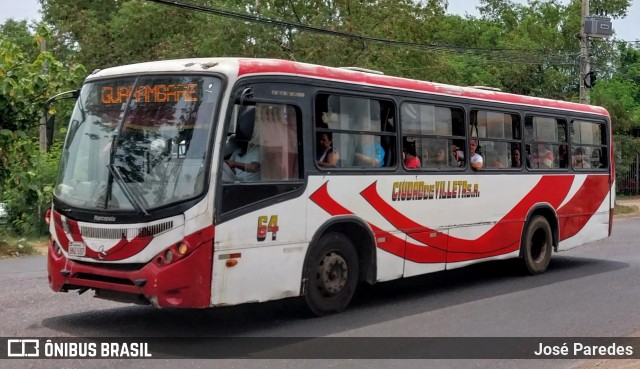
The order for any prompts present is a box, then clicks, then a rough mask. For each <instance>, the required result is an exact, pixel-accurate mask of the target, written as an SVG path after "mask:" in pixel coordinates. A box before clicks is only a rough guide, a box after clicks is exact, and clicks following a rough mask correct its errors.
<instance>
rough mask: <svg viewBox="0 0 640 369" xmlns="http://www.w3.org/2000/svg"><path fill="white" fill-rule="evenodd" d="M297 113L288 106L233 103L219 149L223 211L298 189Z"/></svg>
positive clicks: (298, 139) (297, 111) (298, 114)
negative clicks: (225, 134)
mask: <svg viewBox="0 0 640 369" xmlns="http://www.w3.org/2000/svg"><path fill="white" fill-rule="evenodd" d="M300 117H301V115H300V112H299V110H298V109H297V108H296V107H294V106H291V105H285V104H277V103H256V104H255V105H249V106H247V105H245V106H240V105H235V106H234V109H233V112H232V114H231V117H230V119H231V121H230V122H229V132H228V133H227V140H226V143H225V146H224V162H223V163H222V167H221V168H220V169H221V171H222V186H223V196H222V211H223V212H225V211H229V210H234V209H237V208H240V207H242V206H246V205H250V204H252V203H254V202H257V201H260V200H264V199H267V198H270V197H273V196H277V195H280V194H283V193H286V192H290V191H292V190H295V189H296V188H298V187H299V186H300V178H301V177H300V176H301V172H302V171H301V170H300V168H299V165H300V160H299V156H298V155H299V151H298V143H299V142H301V140H300V138H299V133H298V130H299V127H300Z"/></svg>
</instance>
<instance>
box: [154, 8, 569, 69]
mask: <svg viewBox="0 0 640 369" xmlns="http://www.w3.org/2000/svg"><path fill="white" fill-rule="evenodd" d="M147 1H150V2H153V3H158V4H163V5H168V6H173V7H177V8H182V9H188V10H195V11H201V12H206V13H211V14H215V15H219V16H223V17H227V18H236V19H242V20H244V21H248V22H254V23H262V24H268V25H272V26H279V27H285V28H287V29H298V30H302V31H309V32H314V33H319V34H324V35H330V36H338V37H343V38H349V39H353V40H358V41H362V42H375V43H381V44H387V45H394V46H404V47H412V48H420V49H426V50H431V51H437V52H443V53H461V54H472V55H483V56H485V57H487V56H489V57H490V56H497V57H499V58H504V59H509V61H510V62H517V63H524V64H541V63H545V62H546V63H552V64H554V65H569V64H575V61H572V60H571V59H572V58H575V57H576V55H577V54H576V53H571V54H569V53H565V54H555V55H554V54H534V53H544V51H545V50H542V49H510V48H491V49H486V48H476V47H462V46H451V45H437V44H424V43H416V42H410V41H399V40H392V39H385V38H380V37H372V36H365V35H360V34H355V33H349V32H342V31H335V30H329V29H326V28H321V27H315V26H310V25H306V24H302V23H295V22H288V21H283V20H279V19H273V18H268V17H262V16H259V15H250V14H246V13H238V12H233V11H229V10H225V9H220V8H214V7H211V6H205V5H197V4H192V3H185V2H183V1H178V0H147ZM522 52H526V53H527V54H526V55H523V54H521V53H522ZM535 58H538V59H535Z"/></svg>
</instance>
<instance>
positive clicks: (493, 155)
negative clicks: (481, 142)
mask: <svg viewBox="0 0 640 369" xmlns="http://www.w3.org/2000/svg"><path fill="white" fill-rule="evenodd" d="M487 167H488V168H491V169H502V168H504V165H502V163H501V162H500V156H499V155H498V153H497V152H495V151H493V150H492V151H489V152H487Z"/></svg>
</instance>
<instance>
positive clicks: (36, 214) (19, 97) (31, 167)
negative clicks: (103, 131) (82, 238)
mask: <svg viewBox="0 0 640 369" xmlns="http://www.w3.org/2000/svg"><path fill="white" fill-rule="evenodd" d="M12 26H13V25H12ZM22 27H23V30H22V31H23V32H17V31H16V29H15V27H14V28H12V32H9V33H8V34H4V33H3V34H0V202H4V203H7V206H8V210H9V214H10V224H11V225H12V227H13V228H14V230H15V231H16V232H17V233H18V234H22V235H33V234H37V233H40V232H42V231H43V227H42V219H43V217H42V213H43V211H44V209H45V208H46V207H47V206H48V204H50V202H51V194H52V188H53V183H54V180H55V172H56V169H57V165H58V161H59V156H60V151H61V150H60V144H61V143H60V142H58V144H57V145H55V146H54V149H53V150H52V151H51V152H49V153H46V154H43V153H41V152H40V145H39V124H40V119H41V117H42V116H43V114H44V107H45V101H46V100H47V98H49V97H51V96H52V95H54V94H56V93H58V92H61V91H63V90H65V89H71V88H77V86H79V84H80V82H81V81H82V79H83V77H84V76H85V74H86V73H85V70H84V68H83V67H82V66H80V65H72V66H66V65H64V64H63V63H61V62H60V61H58V60H56V59H55V58H54V57H53V55H52V54H51V53H49V52H40V53H39V54H37V56H36V57H35V58H33V55H35V54H33V50H31V48H35V50H38V46H39V44H40V43H41V42H43V41H45V40H47V38H48V36H49V33H48V31H47V29H46V28H44V27H39V28H38V33H36V34H32V38H33V40H34V41H33V44H32V46H29V43H27V42H25V39H24V35H25V32H26V33H28V32H29V30H28V29H27V28H26V24H24V23H22ZM2 29H3V30H6V29H7V28H6V26H5V27H3V28H2ZM16 35H18V38H17V40H14V39H13V38H11V37H12V36H16ZM15 41H17V42H15ZM25 47H26V48H27V50H24V48H25Z"/></svg>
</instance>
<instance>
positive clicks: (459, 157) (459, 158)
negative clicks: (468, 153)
mask: <svg viewBox="0 0 640 369" xmlns="http://www.w3.org/2000/svg"><path fill="white" fill-rule="evenodd" d="M451 155H452V157H453V161H454V162H455V163H456V164H457V165H458V166H459V167H462V166H464V151H462V150H460V148H459V147H458V146H456V145H455V144H454V145H451Z"/></svg>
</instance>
